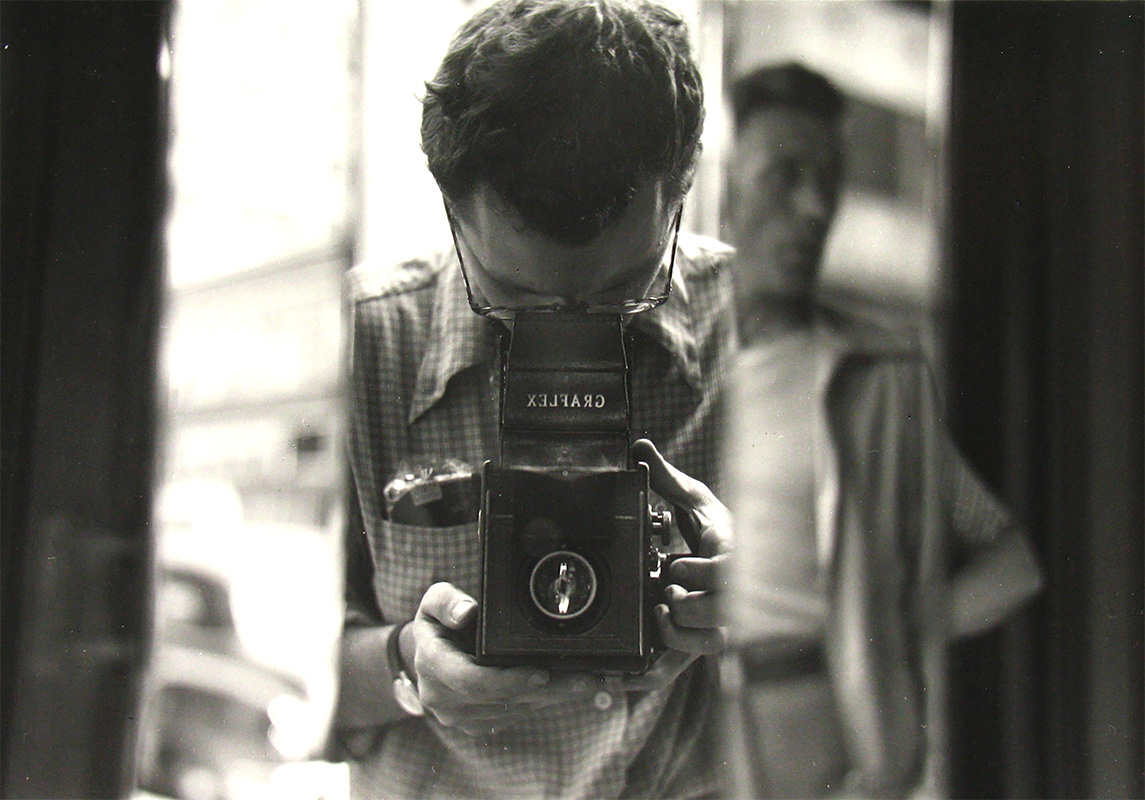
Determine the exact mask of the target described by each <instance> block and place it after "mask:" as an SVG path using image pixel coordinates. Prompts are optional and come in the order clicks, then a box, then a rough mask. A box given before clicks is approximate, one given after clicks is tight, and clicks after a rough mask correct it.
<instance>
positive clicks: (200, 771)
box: [139, 565, 306, 800]
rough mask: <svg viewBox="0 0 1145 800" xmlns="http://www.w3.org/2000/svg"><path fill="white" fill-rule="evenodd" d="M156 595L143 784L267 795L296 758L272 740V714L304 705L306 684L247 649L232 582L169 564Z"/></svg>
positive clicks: (173, 793)
mask: <svg viewBox="0 0 1145 800" xmlns="http://www.w3.org/2000/svg"><path fill="white" fill-rule="evenodd" d="M156 589H157V591H156V604H157V608H156V610H157V628H158V630H157V641H156V646H155V653H154V656H153V658H152V674H151V679H150V687H151V691H149V693H148V697H147V700H146V711H145V724H144V730H143V737H144V746H143V755H142V759H141V764H140V773H139V775H140V777H139V784H140V786H141V788H143V789H145V790H147V791H150V792H153V793H155V794H159V795H164V796H168V797H179V798H187V800H229V799H230V798H237V797H243V798H249V797H251V796H252V795H255V794H259V793H262V792H261V789H260V788H259V787H263V786H269V785H270V784H271V781H272V778H273V773H274V770H275V768H276V767H277V766H279V765H281V764H283V763H286V761H287V760H288V759H286V758H285V757H284V755H283V754H282V753H281V752H280V751H279V750H277V749H276V748H275V746H274V744H273V742H274V740H275V738H276V736H275V734H276V731H275V725H274V720H273V719H272V718H271V709H272V708H275V707H276V705H277V706H283V705H284V704H286V705H287V707H289V705H290V704H291V703H299V704H301V703H305V702H306V688H305V686H304V685H303V684H302V682H301V681H300V680H299V679H298V678H296V677H295V676H292V675H289V674H287V673H285V672H283V671H280V670H277V669H274V668H272V667H269V666H266V665H264V664H260V663H257V662H254V661H252V660H251V659H250V658H249V657H248V656H247V655H246V653H245V652H244V651H243V649H242V646H241V644H240V642H239V639H238V635H237V632H236V629H235V623H234V618H233V615H232V612H231V602H230V591H229V587H228V583H227V580H226V578H225V577H223V576H220V575H218V574H215V573H213V572H212V571H211V570H210V569H209V568H204V567H202V566H199V567H191V566H188V565H181V566H169V565H162V566H161V567H160V569H159V576H158V586H157V587H156Z"/></svg>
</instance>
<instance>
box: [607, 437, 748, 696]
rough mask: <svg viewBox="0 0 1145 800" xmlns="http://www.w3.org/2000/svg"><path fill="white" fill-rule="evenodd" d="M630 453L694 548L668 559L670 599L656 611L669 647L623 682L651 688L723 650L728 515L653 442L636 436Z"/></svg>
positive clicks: (661, 630)
mask: <svg viewBox="0 0 1145 800" xmlns="http://www.w3.org/2000/svg"><path fill="white" fill-rule="evenodd" d="M632 454H633V458H635V459H636V460H637V461H643V462H645V463H646V464H648V470H649V483H650V485H651V488H652V490H653V491H655V492H656V493H657V494H659V495H660V496H661V497H663V498H664V499H665V500H667V501H668V502H669V503H671V504H672V505H673V506H674V507H675V515H676V520H677V524H678V525H679V527H680V532H681V533H682V534H683V535H684V538H685V540H686V541H687V542H688V546H689V547H690V548H691V550H692V555H691V556H687V557H685V558H680V559H677V560H676V561H674V562H673V563H672V565H671V567H670V568H669V570H668V576H669V578H670V579H671V580H672V581H673V582H672V583H671V584H670V585H669V586H668V588H667V590H666V592H665V594H666V598H667V601H668V602H667V603H666V604H661V605H658V606H657V607H656V609H655V614H656V621H657V623H658V624H659V626H660V634H661V636H662V637H663V640H664V644H666V645H667V646H668V647H669V648H670V649H669V651H668V652H666V653H664V654H663V655H662V656H660V658H659V659H657V661H656V664H655V665H654V666H653V667H652V669H651V670H649V671H648V672H647V673H645V674H644V675H641V676H639V677H637V678H630V679H628V680H626V681H625V682H624V687H625V688H626V689H652V688H658V687H659V686H664V685H667V684H668V683H670V682H671V681H673V680H675V679H676V677H677V676H678V675H679V674H680V673H681V672H683V671H684V669H686V668H687V666H688V665H689V664H690V663H692V661H693V660H695V658H696V657H697V656H699V655H706V654H711V653H719V652H722V651H723V649H724V647H725V645H726V640H727V636H726V632H725V630H724V628H723V627H722V625H721V622H722V614H721V612H720V607H719V606H720V602H721V598H720V595H721V593H722V592H723V590H724V588H725V586H726V578H725V575H724V571H725V568H726V565H725V562H726V561H727V559H728V558H729V557H730V555H729V551H730V549H731V514H730V513H729V512H728V510H727V508H726V507H725V506H724V504H723V503H721V502H720V501H719V500H717V499H716V496H715V495H714V494H712V491H711V489H709V488H708V487H707V486H705V485H704V484H703V483H701V482H700V481H698V480H696V479H695V478H692V477H690V476H688V475H685V474H684V473H683V472H681V471H680V470H678V469H676V468H675V467H673V466H672V465H671V464H669V463H668V462H667V461H665V460H664V457H663V456H662V455H661V454H660V451H659V450H657V449H656V446H655V445H654V444H652V442H650V441H648V440H647V439H640V440H638V441H637V442H635V443H634V444H633V445H632Z"/></svg>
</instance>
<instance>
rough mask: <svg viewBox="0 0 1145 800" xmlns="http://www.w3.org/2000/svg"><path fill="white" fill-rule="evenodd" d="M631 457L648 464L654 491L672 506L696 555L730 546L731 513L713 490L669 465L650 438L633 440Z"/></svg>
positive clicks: (678, 523)
mask: <svg viewBox="0 0 1145 800" xmlns="http://www.w3.org/2000/svg"><path fill="white" fill-rule="evenodd" d="M632 456H633V458H635V459H636V460H637V461H643V462H644V463H646V464H647V465H648V484H649V486H650V487H651V489H652V491H654V492H656V493H657V494H658V495H660V496H661V497H663V498H664V499H665V500H667V501H668V502H669V503H671V504H672V505H673V507H674V509H675V512H674V513H675V515H676V527H677V528H679V529H680V534H681V535H682V536H683V537H684V541H685V542H687V543H688V548H689V549H690V550H691V551H692V553H693V554H695V555H698V556H705V557H710V556H714V555H716V554H717V553H722V552H724V551H726V550H727V549H728V548H729V537H730V533H731V516H730V515H729V513H728V510H727V509H726V508H725V507H724V505H723V503H721V502H720V501H719V500H718V499H717V498H716V496H715V495H714V494H712V490H711V489H709V488H708V487H707V486H706V485H705V484H704V483H702V482H700V481H698V480H696V479H695V478H693V477H691V476H690V475H687V474H685V473H683V472H681V471H680V470H678V469H676V468H675V467H674V466H672V465H671V464H669V463H668V462H667V461H666V460H665V459H664V456H662V455H661V454H660V451H659V450H657V449H656V445H654V444H652V442H651V441H649V440H648V439H637V440H636V441H635V442H633V444H632Z"/></svg>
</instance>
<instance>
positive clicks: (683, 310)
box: [409, 250, 701, 423]
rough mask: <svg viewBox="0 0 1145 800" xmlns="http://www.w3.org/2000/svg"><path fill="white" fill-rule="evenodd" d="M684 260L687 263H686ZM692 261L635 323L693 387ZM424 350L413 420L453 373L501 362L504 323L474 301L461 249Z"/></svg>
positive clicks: (445, 271)
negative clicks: (467, 288) (660, 300)
mask: <svg viewBox="0 0 1145 800" xmlns="http://www.w3.org/2000/svg"><path fill="white" fill-rule="evenodd" d="M681 262H684V263H681ZM689 266H690V264H689V263H688V262H687V260H686V257H685V256H684V254H683V253H682V252H680V251H677V253H676V269H675V271H674V273H673V276H672V294H671V296H670V297H669V298H668V300H667V301H666V302H665V303H664V305H662V306H660V307H659V308H654V309H652V310H651V311H647V312H644V313H643V314H637V315H636V317H635V319H633V321H632V322H631V323H630V324H631V325H632V326H633V327H634V328H635V329H637V330H639V331H641V332H642V333H645V334H647V335H648V336H649V337H650V338H651V339H652V340H653V341H654V342H656V343H657V344H659V345H660V346H661V347H663V348H664V350H665V351H667V353H668V354H669V355H670V356H671V357H672V360H673V362H674V363H675V364H676V365H677V367H678V368H679V370H680V373H681V375H683V376H684V379H685V380H686V381H687V382H688V384H689V385H690V386H692V388H694V389H698V388H699V386H700V377H701V376H700V358H699V348H698V347H697V345H696V338H695V334H694V333H693V326H692V314H691V308H690V303H689V300H690V297H689V293H688V289H687V282H686V281H685V279H684V276H683V274H682V273H683V272H684V270H685V269H687V268H688V267H689ZM435 291H436V296H435V298H434V305H433V311H432V312H431V313H432V319H431V320H430V327H429V340H428V342H427V343H426V349H425V355H424V357H423V358H422V361H421V364H420V366H419V367H418V373H417V382H416V383H415V384H414V394H413V398H412V401H411V403H410V411H409V422H410V423H412V422H413V421H414V420H416V419H417V418H418V417H420V416H421V415H422V414H424V413H425V412H426V411H427V410H429V409H430V408H431V407H432V406H433V405H434V404H435V403H436V402H437V401H438V400H440V399H441V398H442V396H443V395H444V394H445V389H446V386H447V385H448V383H449V381H450V379H451V378H453V376H455V375H457V374H458V373H460V372H462V371H464V370H466V369H468V368H470V367H473V366H475V365H477V364H485V363H497V359H498V348H499V346H500V336H501V332H502V331H504V330H505V329H504V326H503V325H502V323H500V322H497V321H495V320H492V319H488V318H486V317H482V316H481V315H479V314H475V313H474V312H473V309H471V308H470V307H469V300H468V295H467V294H466V291H465V283H464V280H463V278H462V275H461V267H460V265H459V264H458V261H457V255H456V253H455V252H454V251H453V250H450V251H449V252H448V254H447V255H445V256H444V257H443V259H442V263H441V265H440V272H439V274H438V280H437V287H436V290H435Z"/></svg>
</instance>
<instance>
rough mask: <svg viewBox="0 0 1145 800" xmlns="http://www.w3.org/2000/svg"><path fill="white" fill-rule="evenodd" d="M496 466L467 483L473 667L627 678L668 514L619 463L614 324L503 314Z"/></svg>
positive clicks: (628, 466) (650, 627)
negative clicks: (505, 339) (473, 573)
mask: <svg viewBox="0 0 1145 800" xmlns="http://www.w3.org/2000/svg"><path fill="white" fill-rule="evenodd" d="M502 369H503V381H502V394H501V408H500V460H499V462H498V463H496V464H494V463H493V462H486V463H485V465H484V468H483V471H482V476H481V508H480V512H479V516H478V519H479V530H480V539H481V558H482V570H481V572H482V575H481V577H482V580H481V589H480V600H479V602H480V613H479V615H478V625H477V632H476V646H475V657H476V660H477V662H478V663H479V664H484V665H497V666H509V665H514V664H525V663H527V664H530V665H535V666H544V667H549V668H555V669H583V670H590V671H594V672H599V673H605V674H609V673H612V674H624V673H638V672H642V671H644V670H645V669H647V668H648V667H649V666H650V665H651V663H652V661H653V660H654V658H655V655H656V653H657V652H659V651H660V650H661V649H662V645H661V644H660V642H659V637H658V634H657V630H656V625H655V621H654V619H653V617H652V609H653V607H654V606H655V604H656V603H658V602H661V601H662V589H663V587H662V585H661V576H662V575H666V567H667V565H668V563H669V562H670V560H671V559H672V558H673V556H669V555H666V554H665V553H663V552H661V549H660V547H658V545H660V546H663V547H665V548H666V547H667V545H668V543H669V541H670V526H671V513H670V512H668V511H666V510H664V511H658V510H655V509H653V508H652V506H651V505H650V490H649V486H648V466H647V465H646V464H644V463H640V462H638V463H635V464H634V463H632V460H631V456H630V444H631V441H630V434H631V430H630V429H631V420H630V408H629V377H628V366H627V357H626V352H625V343H624V327H623V322H622V318H621V317H620V316H619V315H614V314H585V313H575V312H565V311H534V312H522V313H519V314H517V316H516V317H515V319H514V323H513V326H512V332H511V337H510V341H509V347H508V352H507V355H506V357H505V359H504V362H503V366H502Z"/></svg>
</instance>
